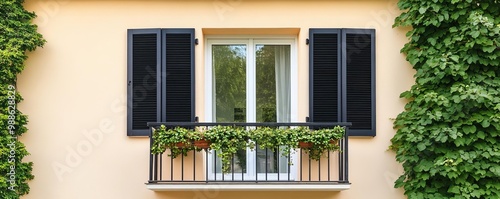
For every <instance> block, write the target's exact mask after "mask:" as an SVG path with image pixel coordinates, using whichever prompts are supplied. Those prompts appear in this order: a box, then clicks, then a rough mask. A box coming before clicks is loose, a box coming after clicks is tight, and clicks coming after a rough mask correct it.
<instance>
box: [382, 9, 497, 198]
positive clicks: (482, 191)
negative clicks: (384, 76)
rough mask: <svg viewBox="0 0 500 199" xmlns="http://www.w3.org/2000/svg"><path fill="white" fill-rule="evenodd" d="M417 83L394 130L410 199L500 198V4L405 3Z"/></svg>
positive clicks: (402, 183)
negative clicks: (395, 130)
mask: <svg viewBox="0 0 500 199" xmlns="http://www.w3.org/2000/svg"><path fill="white" fill-rule="evenodd" d="M398 6H399V8H400V9H401V10H402V11H403V12H402V14H401V15H400V16H398V17H397V18H396V20H395V24H394V26H395V27H411V28H412V29H411V30H410V31H409V32H408V33H407V36H408V38H409V42H408V43H406V44H405V46H404V47H403V49H402V50H401V52H403V53H405V54H406V56H407V60H408V61H409V62H410V63H411V65H412V66H413V68H414V69H415V70H416V74H415V76H414V77H415V80H416V81H415V85H413V86H412V87H411V89H410V90H408V91H406V92H403V93H402V94H401V97H402V98H405V99H407V100H408V102H407V104H406V106H405V110H404V111H403V112H402V113H400V114H399V115H398V116H397V118H396V120H395V122H394V127H395V129H397V132H396V135H395V136H394V137H393V138H392V140H391V141H392V145H391V147H390V148H391V149H393V150H394V151H395V152H396V160H397V161H398V162H400V163H402V164H403V168H404V173H403V175H401V176H400V178H399V179H398V180H397V181H396V182H395V187H397V188H399V187H403V188H404V190H405V195H407V196H408V198H410V199H413V198H432V199H435V198H437V199H439V198H454V199H465V198H481V199H482V198H485V199H486V198H491V199H498V198H500V0H400V1H399V3H398Z"/></svg>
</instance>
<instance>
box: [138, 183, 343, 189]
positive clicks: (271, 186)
mask: <svg viewBox="0 0 500 199" xmlns="http://www.w3.org/2000/svg"><path fill="white" fill-rule="evenodd" d="M146 187H147V188H148V189H150V190H152V191H192V190H218V191H343V190H348V189H350V188H351V184H350V183H328V184H325V183H303V182H301V183H266V182H262V183H260V182H259V183H244V182H231V183H224V182H210V183H160V184H158V183H147V184H146Z"/></svg>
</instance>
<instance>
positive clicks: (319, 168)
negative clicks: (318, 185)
mask: <svg viewBox="0 0 500 199" xmlns="http://www.w3.org/2000/svg"><path fill="white" fill-rule="evenodd" d="M321 156H323V154H321ZM318 181H321V157H320V158H319V160H318Z"/></svg>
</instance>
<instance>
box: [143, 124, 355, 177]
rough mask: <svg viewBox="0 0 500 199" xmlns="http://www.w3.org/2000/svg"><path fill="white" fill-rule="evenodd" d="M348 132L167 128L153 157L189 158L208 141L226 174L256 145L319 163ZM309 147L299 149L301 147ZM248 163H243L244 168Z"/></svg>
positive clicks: (157, 135) (156, 136)
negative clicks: (296, 153) (302, 154)
mask: <svg viewBox="0 0 500 199" xmlns="http://www.w3.org/2000/svg"><path fill="white" fill-rule="evenodd" d="M344 133H345V128H344V127H340V126H336V127H334V128H321V129H317V130H311V129H309V128H308V127H297V128H290V127H257V128H244V127H237V126H214V127H210V128H208V129H197V130H191V129H187V128H182V127H175V128H166V127H165V126H164V125H162V126H160V127H159V128H155V129H154V130H153V145H152V148H151V152H152V153H153V154H162V153H164V152H165V150H166V149H170V156H172V157H173V158H175V157H177V156H179V155H181V154H182V155H187V152H188V151H192V150H194V149H199V148H196V147H195V145H194V144H193V143H195V142H196V141H199V140H206V141H208V142H209V143H210V148H211V149H213V150H215V151H217V156H218V157H219V158H220V159H221V161H222V171H223V172H224V173H229V172H230V169H231V166H232V164H233V162H234V157H235V156H237V157H239V155H241V154H239V153H238V152H240V151H242V150H246V149H247V148H250V149H254V147H255V144H257V145H258V147H259V148H261V149H270V150H272V151H276V150H279V151H280V154H281V155H282V156H285V157H286V156H288V155H289V154H290V153H291V152H293V151H294V150H293V149H296V148H302V149H303V150H304V151H305V152H306V153H308V154H309V157H310V158H311V159H313V160H319V159H320V158H321V157H322V155H323V154H324V153H325V152H326V151H336V150H339V146H338V140H339V139H341V138H342V137H343V136H344ZM301 142H303V143H306V144H307V145H306V146H299V143H301ZM244 162H245V160H244V159H240V163H241V164H243V163H244Z"/></svg>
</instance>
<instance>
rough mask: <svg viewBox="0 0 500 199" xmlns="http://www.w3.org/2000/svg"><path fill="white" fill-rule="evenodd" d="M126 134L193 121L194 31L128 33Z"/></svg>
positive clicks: (150, 30)
mask: <svg viewBox="0 0 500 199" xmlns="http://www.w3.org/2000/svg"><path fill="white" fill-rule="evenodd" d="M127 52H128V60H127V62H128V63H127V65H128V71H127V85H128V88H127V107H128V109H127V135H129V136H148V135H149V134H150V130H149V128H148V127H147V122H192V121H194V118H195V117H194V110H195V109H194V93H195V87H194V29H132V30H128V46H127Z"/></svg>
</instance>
